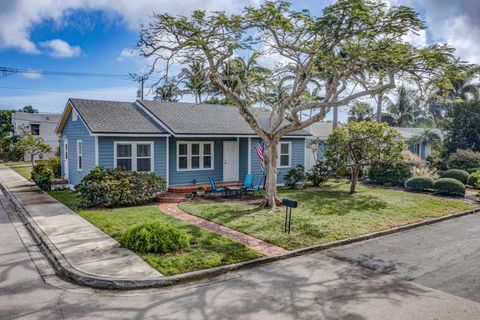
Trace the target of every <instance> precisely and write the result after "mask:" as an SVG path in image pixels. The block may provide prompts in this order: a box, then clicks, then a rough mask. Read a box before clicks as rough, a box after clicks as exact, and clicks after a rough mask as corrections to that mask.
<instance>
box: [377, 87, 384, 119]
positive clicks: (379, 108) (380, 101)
mask: <svg viewBox="0 0 480 320" xmlns="http://www.w3.org/2000/svg"><path fill="white" fill-rule="evenodd" d="M377 99H378V101H377V115H376V120H377V122H378V123H380V122H382V104H383V93H382V94H379V95H378V96H377Z"/></svg>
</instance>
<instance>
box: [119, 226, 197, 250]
mask: <svg viewBox="0 0 480 320" xmlns="http://www.w3.org/2000/svg"><path fill="white" fill-rule="evenodd" d="M120 242H121V243H122V245H123V246H124V247H126V248H129V249H131V250H134V251H137V252H140V253H159V254H163V253H169V252H176V251H179V250H181V249H183V248H185V247H187V246H188V244H189V238H188V235H187V233H186V232H185V231H182V230H180V229H177V228H175V227H173V226H171V225H168V224H160V223H158V222H154V223H144V224H141V225H136V226H133V227H130V228H129V229H127V231H125V233H124V234H123V235H122V237H121V240H120Z"/></svg>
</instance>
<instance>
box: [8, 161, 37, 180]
mask: <svg viewBox="0 0 480 320" xmlns="http://www.w3.org/2000/svg"><path fill="white" fill-rule="evenodd" d="M3 164H4V165H6V166H7V167H10V168H12V169H13V170H15V171H17V172H18V173H19V174H20V175H22V176H23V177H24V178H25V179H28V180H31V173H32V163H31V162H30V161H17V162H4V163H3Z"/></svg>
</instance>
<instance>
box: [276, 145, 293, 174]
mask: <svg viewBox="0 0 480 320" xmlns="http://www.w3.org/2000/svg"><path fill="white" fill-rule="evenodd" d="M278 149H279V152H278V162H279V163H278V167H279V168H288V167H291V162H292V143H291V142H290V141H285V142H280V143H279V148H278Z"/></svg>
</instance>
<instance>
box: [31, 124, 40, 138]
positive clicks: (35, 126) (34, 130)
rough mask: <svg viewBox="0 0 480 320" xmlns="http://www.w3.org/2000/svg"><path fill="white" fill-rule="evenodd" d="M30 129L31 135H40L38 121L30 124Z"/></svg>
mask: <svg viewBox="0 0 480 320" xmlns="http://www.w3.org/2000/svg"><path fill="white" fill-rule="evenodd" d="M30 131H31V133H32V135H34V136H39V135H40V125H39V124H38V123H32V124H30Z"/></svg>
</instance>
